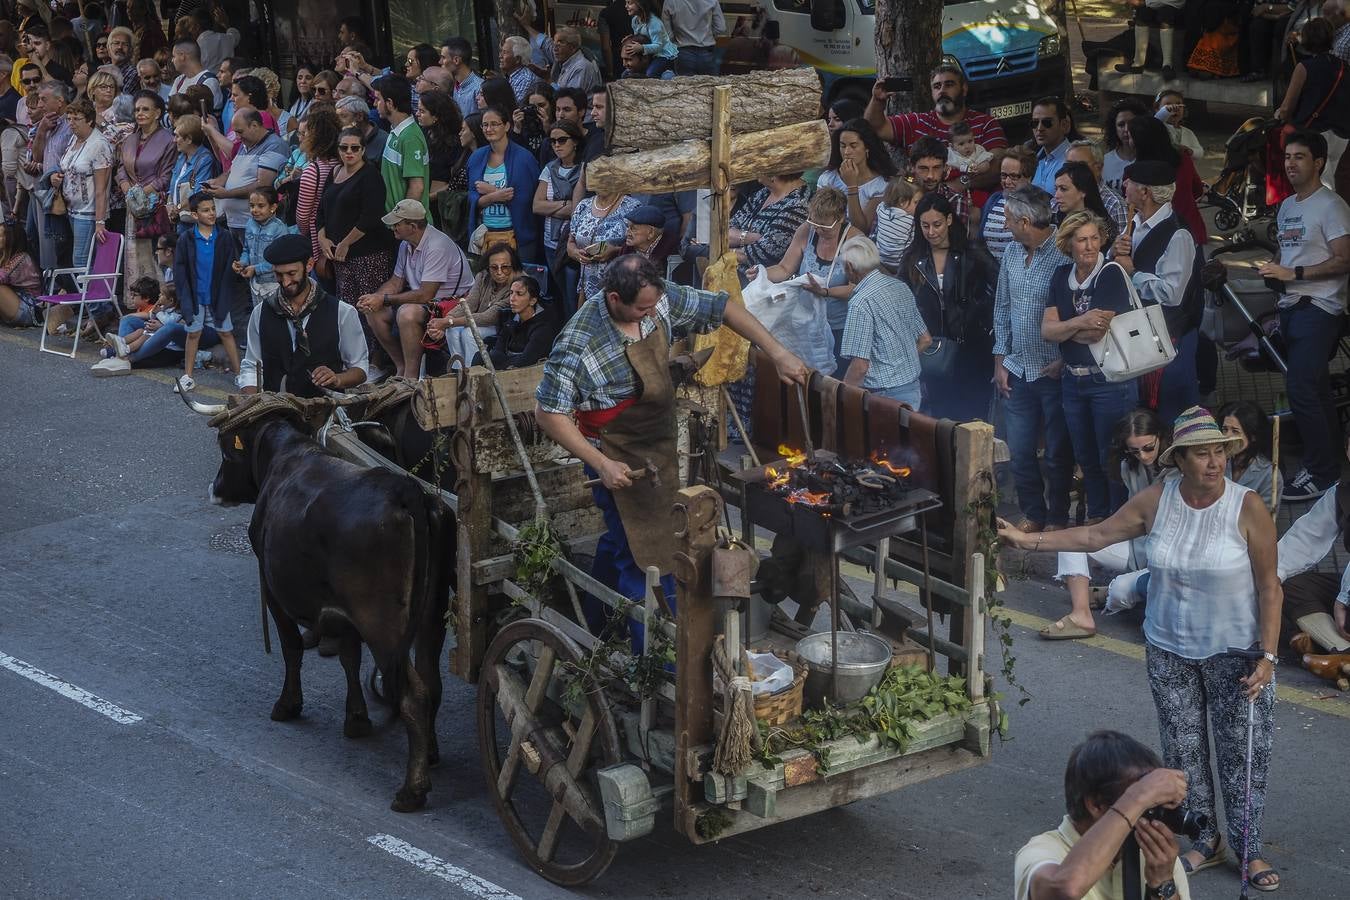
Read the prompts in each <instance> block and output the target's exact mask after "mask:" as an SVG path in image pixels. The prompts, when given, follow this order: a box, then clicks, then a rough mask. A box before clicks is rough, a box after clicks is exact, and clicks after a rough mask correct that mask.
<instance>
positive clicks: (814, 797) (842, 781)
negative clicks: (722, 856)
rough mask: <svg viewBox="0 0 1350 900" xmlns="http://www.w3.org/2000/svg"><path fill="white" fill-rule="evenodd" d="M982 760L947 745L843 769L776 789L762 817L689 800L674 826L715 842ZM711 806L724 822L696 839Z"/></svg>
mask: <svg viewBox="0 0 1350 900" xmlns="http://www.w3.org/2000/svg"><path fill="white" fill-rule="evenodd" d="M982 762H984V759H983V757H981V756H980V755H979V754H976V753H971V752H970V751H969V750H967V749H965V748H964V747H962V746H954V745H948V746H945V747H939V748H937V749H934V750H929V751H927V752H924V753H916V754H912V755H909V756H901V757H898V758H896V759H893V760H889V761H887V762H884V763H880V764H878V765H872V766H866V767H864V768H861V769H856V770H854V771H852V772H845V773H843V774H841V775H839V776H838V777H834V778H824V779H821V780H819V781H814V782H811V783H810V784H804V785H801V786H800V787H796V788H793V789H792V790H790V791H779V792H777V793H776V794H775V796H774V799H773V803H772V804H770V805H768V808H767V809H765V807H764V805H761V807H760V808H761V810H762V811H764V812H765V813H766V814H765V815H764V816H758V815H755V814H754V813H752V812H750V811H749V810H741V811H735V810H728V809H726V808H725V807H713V806H711V805H709V804H707V803H699V804H695V805H693V806H690V807H688V808H686V809H684V810H682V811H679V812H678V818H677V819H676V823H675V827H676V828H677V829H678V830H679V831H680V832H681V833H683V834H686V835H688V837H689V839H690V840H691V841H692V842H694V843H695V844H706V843H709V842H710V840H721V839H724V838H728V837H733V836H735V835H738V834H744V833H745V832H747V831H754V830H755V829H758V828H763V827H765V826H766V825H773V824H775V823H778V822H786V821H788V820H790V819H797V818H800V817H802V816H809V815H812V814H814V813H818V812H823V811H825V810H827V809H835V808H836V807H840V806H843V805H845V804H848V803H852V802H854V801H855V800H865V799H867V798H868V797H876V796H879V795H881V794H888V793H891V792H892V791H897V790H900V789H901V788H905V787H908V786H910V785H912V784H918V783H920V782H923V781H928V780H929V779H932V778H940V777H942V776H944V775H950V774H952V773H954V772H960V771H962V770H963V769H969V768H972V767H973V766H977V765H979V764H980V763H982ZM747 800H752V801H755V800H757V802H759V803H760V804H764V800H763V798H756V797H755V794H754V791H753V788H751V789H750V792H749V796H748V797H747ZM713 809H717V810H719V811H721V812H723V813H725V814H726V815H727V816H729V817H730V822H729V823H728V824H727V826H726V827H725V828H723V829H722V830H721V831H720V832H719V833H718V834H717V836H716V837H715V838H711V839H709V838H704V837H700V836H699V834H698V831H697V830H696V826H697V822H698V817H699V816H701V815H703V814H704V813H706V812H709V811H710V810H713ZM883 844H884V841H882V840H880V839H879V840H878V849H880V848H881V846H882V845H883Z"/></svg>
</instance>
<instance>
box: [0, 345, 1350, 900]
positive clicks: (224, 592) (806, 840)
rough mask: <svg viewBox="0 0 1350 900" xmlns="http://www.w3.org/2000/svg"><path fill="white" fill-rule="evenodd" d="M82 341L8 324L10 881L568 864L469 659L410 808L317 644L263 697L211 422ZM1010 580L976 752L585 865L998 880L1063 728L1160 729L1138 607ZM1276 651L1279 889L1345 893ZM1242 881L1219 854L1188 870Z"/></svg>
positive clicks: (2, 517) (321, 888)
mask: <svg viewBox="0 0 1350 900" xmlns="http://www.w3.org/2000/svg"><path fill="white" fill-rule="evenodd" d="M86 366H87V362H81V361H70V360H66V359H60V358H57V357H53V356H46V355H39V354H38V353H37V351H36V335H35V334H34V333H33V332H31V331H29V332H14V331H9V330H3V331H0V384H3V385H5V393H4V399H3V401H0V438H2V439H0V535H3V538H0V541H2V543H3V551H0V698H3V708H4V710H5V713H6V714H5V715H4V717H3V718H2V719H0V796H3V797H4V807H3V808H4V810H5V814H6V821H5V823H4V826H3V827H2V828H0V895H3V896H6V897H63V898H65V897H100V898H114V897H186V896H193V897H198V896H200V897H252V896H287V897H295V898H300V897H330V896H344V897H358V896H362V897H363V896H399V897H433V896H435V897H441V896H448V897H455V896H461V895H471V896H478V897H494V898H510V897H511V896H517V897H523V898H534V897H550V896H557V895H559V894H562V893H564V892H563V891H560V890H559V889H557V888H554V887H553V886H552V885H549V884H547V883H545V882H543V881H540V880H539V879H538V878H536V877H535V876H534V875H533V874H532V873H531V872H530V871H529V870H528V869H527V868H525V867H524V866H523V865H522V864H521V863H520V862H519V861H518V860H517V858H516V857H515V855H514V853H513V851H512V849H511V847H510V845H509V843H508V842H507V840H506V838H505V834H504V832H503V831H502V829H501V827H500V825H499V824H498V821H497V819H496V817H495V814H494V812H493V810H492V807H491V804H490V802H489V799H488V797H487V794H486V790H485V786H484V782H483V776H482V773H481V767H480V763H479V757H478V751H477V739H476V736H475V729H474V726H473V720H472V708H473V707H472V704H473V689H472V688H471V687H469V686H466V685H464V684H462V683H460V682H458V681H455V680H454V679H453V678H448V679H447V681H446V687H447V690H446V696H445V702H444V707H443V709H442V712H441V715H440V726H439V736H440V740H441V743H442V754H443V759H442V763H441V765H440V766H439V767H438V768H437V769H436V770H434V771H433V784H434V789H433V792H432V794H431V797H430V805H429V806H428V808H427V809H426V810H425V811H423V812H419V813H415V814H411V815H399V814H397V813H393V812H390V811H389V809H388V803H389V800H390V799H391V796H392V793H393V791H394V790H395V788H396V787H397V786H398V784H399V783H400V781H401V777H402V765H403V760H404V752H405V744H404V738H403V734H402V731H401V729H398V728H392V729H387V730H385V731H382V732H377V734H376V735H375V736H373V737H371V738H368V739H364V740H358V741H352V740H347V739H344V738H343V737H342V736H341V724H342V698H343V695H342V690H343V680H342V676H341V670H340V666H339V664H338V662H337V661H336V660H335V659H334V660H328V659H320V658H318V657H316V656H313V655H312V654H311V655H308V656H307V657H306V663H307V665H306V667H305V670H304V671H305V715H304V717H303V718H302V719H301V720H299V721H296V722H291V723H285V724H281V723H274V722H272V721H270V719H269V718H268V713H269V710H270V708H271V705H272V703H273V701H274V700H275V699H276V696H277V693H278V692H279V690H280V685H281V673H282V661H281V658H280V654H279V652H278V653H276V654H274V655H273V656H270V657H269V656H266V655H264V654H263V652H262V648H261V641H260V639H259V633H258V631H259V628H258V617H259V614H258V605H257V581H256V577H257V576H256V568H255V564H254V561H253V559H252V557H251V556H250V555H248V554H247V553H246V552H239V550H238V549H236V548H238V547H240V546H241V545H240V543H239V540H240V538H241V537H242V529H243V526H244V525H245V523H246V522H247V519H248V516H249V514H250V510H249V508H247V507H243V508H236V509H220V508H217V507H213V506H210V505H209V504H208V503H207V502H206V499H205V488H206V485H207V483H208V481H209V480H210V478H211V477H212V475H213V474H214V471H215V468H216V462H217V450H216V448H215V444H214V441H213V438H212V434H211V433H210V432H209V430H208V429H207V428H206V425H205V422H204V420H202V419H201V418H200V417H198V416H196V415H194V414H192V413H191V412H189V411H188V410H187V409H186V408H185V407H184V406H183V405H182V403H181V402H180V401H179V399H178V398H177V397H176V396H175V395H173V394H172V393H171V392H170V390H169V388H168V385H167V375H165V374H164V373H148V374H145V375H141V374H137V375H133V376H132V377H126V378H118V379H107V380H95V379H93V378H91V377H90V376H89V375H88V373H87V371H86ZM155 378H158V379H161V380H152V379H155ZM203 384H204V386H205V390H207V391H210V390H212V387H211V386H212V385H215V387H217V388H218V387H221V386H223V384H224V382H223V379H222V378H221V377H220V376H218V375H215V376H208V377H207V378H206V379H204V380H203ZM1007 596H1008V600H1009V604H1010V606H1011V607H1012V608H1013V609H1014V614H1015V616H1016V618H1017V621H1018V622H1019V625H1018V626H1017V627H1016V628H1014V633H1015V636H1016V645H1015V652H1016V655H1017V672H1018V675H1019V677H1020V679H1021V680H1022V681H1024V682H1025V683H1026V684H1027V685H1028V687H1029V688H1030V690H1031V692H1032V694H1033V695H1034V698H1035V699H1034V700H1033V701H1032V702H1031V703H1029V704H1027V705H1026V706H1024V707H1022V708H1020V709H1017V708H1014V709H1013V711H1012V732H1013V734H1012V739H1011V740H1010V741H1008V742H1006V743H1001V744H996V747H995V752H994V756H993V759H992V760H991V761H990V762H989V763H988V764H986V765H984V766H981V767H979V768H976V769H973V770H970V771H967V772H964V773H960V774H957V775H954V776H950V777H947V778H943V779H939V780H937V781H931V782H927V783H925V784H921V785H917V786H915V787H912V788H909V789H906V790H904V791H901V792H899V793H896V794H893V795H890V796H886V797H881V798H877V799H873V800H869V801H864V802H859V803H856V804H854V805H852V806H849V807H847V808H843V809H837V810H833V811H830V812H827V813H824V814H821V815H818V816H815V817H813V818H809V819H806V820H802V821H798V822H794V823H788V824H784V825H780V826H776V827H773V828H769V829H766V830H763V831H760V832H756V833H753V834H751V835H749V836H746V837H742V838H734V839H729V840H726V841H723V842H721V843H720V844H717V845H713V846H708V847H702V848H695V847H692V846H690V845H689V844H688V842H687V841H685V840H684V839H683V838H681V837H679V836H677V835H675V834H674V833H673V832H672V831H671V829H670V828H669V826H668V825H665V824H664V823H663V824H661V825H660V826H658V830H657V831H656V833H655V834H654V835H652V836H651V837H649V838H646V839H643V840H640V841H637V842H635V843H634V844H631V845H627V846H624V847H623V848H622V849H621V851H620V853H619V855H618V858H617V860H616V862H615V863H614V865H613V867H612V868H611V869H610V871H609V873H608V874H607V875H606V876H605V878H604V879H602V880H601V881H600V883H599V884H597V885H594V886H592V887H591V888H589V889H587V890H586V891H582V892H578V893H586V894H591V895H595V896H610V897H653V896H679V897H728V896H740V897H748V898H753V897H799V896H811V895H832V896H848V897H902V898H909V897H913V898H919V897H924V898H929V897H943V898H965V897H986V896H989V897H1006V896H1008V894H1009V892H1010V890H1011V886H1010V885H1011V872H1012V855H1013V854H1014V853H1015V852H1016V850H1017V848H1018V847H1019V846H1020V845H1021V844H1022V843H1023V841H1024V840H1025V839H1026V838H1027V836H1029V835H1030V834H1033V833H1036V832H1038V831H1041V830H1043V829H1045V828H1049V827H1052V826H1053V825H1055V824H1056V823H1057V822H1058V819H1059V817H1060V815H1061V811H1062V800H1061V789H1062V787H1061V786H1062V772H1063V765H1064V761H1065V758H1066V756H1067V753H1068V750H1069V748H1070V747H1071V746H1072V745H1073V743H1074V742H1075V741H1077V740H1079V739H1080V738H1081V737H1082V736H1083V735H1084V734H1085V733H1087V732H1088V731H1090V730H1092V729H1095V728H1101V727H1111V728H1118V729H1122V730H1125V731H1128V732H1130V733H1132V734H1135V735H1136V736H1138V737H1140V738H1141V739H1143V740H1145V741H1147V742H1149V743H1151V744H1156V729H1155V724H1154V722H1155V720H1154V713H1153V707H1152V703H1151V700H1150V698H1149V694H1148V690H1147V685H1146V682H1145V679H1144V674H1143V667H1142V662H1141V659H1140V656H1141V647H1140V645H1139V640H1140V639H1139V634H1138V626H1137V620H1135V621H1107V622H1104V623H1103V625H1102V633H1103V635H1110V637H1099V638H1097V639H1095V640H1094V641H1093V642H1091V643H1086V644H1084V643H1079V644H1049V643H1044V642H1040V641H1038V640H1036V639H1035V637H1034V635H1033V634H1032V633H1031V632H1030V631H1029V630H1027V627H1023V626H1029V627H1036V626H1038V625H1039V624H1041V623H1042V622H1043V620H1045V619H1048V618H1054V617H1057V616H1058V615H1059V614H1061V611H1062V609H1063V606H1062V604H1063V597H1062V594H1061V593H1060V591H1059V590H1057V589H1056V588H1054V587H1053V586H1048V585H1047V584H1046V583H1045V582H1044V581H1043V580H1041V579H1038V578H1035V577H1033V578H1032V579H1030V580H1026V581H1014V582H1013V583H1012V586H1011V588H1010V590H1009V591H1008V595H1007ZM33 670H39V671H40V672H41V673H46V675H47V676H49V677H48V678H46V679H44V678H43V677H42V676H41V675H39V674H35V672H34V671H33ZM21 673H23V674H21ZM1280 677H1281V680H1282V682H1283V687H1282V691H1283V694H1282V697H1283V702H1281V703H1280V705H1279V706H1278V713H1277V714H1278V717H1279V718H1278V723H1279V730H1278V733H1277V736H1276V742H1275V770H1274V775H1273V777H1272V790H1271V798H1270V805H1269V817H1268V820H1267V826H1266V830H1267V834H1268V836H1269V840H1270V843H1269V849H1270V856H1271V858H1272V859H1273V860H1274V861H1275V862H1276V864H1278V865H1279V866H1280V867H1281V868H1282V869H1283V871H1284V872H1285V880H1286V881H1285V887H1284V890H1283V895H1284V896H1305V897H1315V896H1325V897H1334V896H1343V895H1344V885H1345V883H1346V880H1347V877H1350V865H1348V864H1347V859H1346V855H1345V854H1346V847H1345V839H1344V836H1343V835H1344V833H1343V830H1341V829H1340V828H1339V823H1340V822H1341V816H1342V815H1343V813H1344V797H1345V792H1344V787H1343V785H1344V777H1343V771H1342V770H1343V768H1344V765H1343V760H1344V748H1345V747H1346V746H1347V745H1350V702H1347V700H1346V698H1345V697H1343V696H1340V695H1335V696H1332V695H1333V694H1335V692H1334V690H1333V691H1327V690H1326V689H1325V688H1324V687H1323V686H1322V685H1321V684H1320V683H1318V682H1316V681H1315V680H1314V679H1312V678H1311V677H1310V676H1308V675H1307V674H1306V673H1303V672H1298V671H1287V670H1283V669H1282V670H1281V673H1280ZM34 679H37V680H34ZM71 686H74V688H75V689H82V690H83V691H85V692H88V694H90V695H94V697H95V698H97V699H98V700H101V701H103V704H104V705H102V706H100V704H99V703H98V702H95V700H91V699H90V698H89V697H88V696H85V695H81V694H79V693H78V690H75V689H72V687H71ZM72 695H73V696H74V699H73V698H72ZM80 701H83V702H80ZM108 704H111V705H112V706H111V707H109V706H108ZM91 706H93V707H99V708H100V709H101V710H102V711H101V712H100V711H99V710H98V709H94V708H91ZM373 714H374V715H376V716H377V717H378V716H379V715H382V714H381V713H379V712H374V713H373ZM381 836H384V837H381ZM386 848H390V849H386ZM391 849H392V850H395V851H398V854H401V855H396V853H394V852H391ZM419 863H420V865H419ZM1236 891H1237V879H1236V875H1235V874H1234V872H1233V870H1232V869H1229V868H1225V869H1219V870H1211V871H1209V872H1206V873H1204V874H1202V875H1201V876H1200V877H1199V878H1198V879H1197V881H1196V883H1195V885H1194V894H1193V896H1195V897H1197V898H1201V900H1209V898H1218V897H1231V896H1233V895H1234V894H1235V893H1236Z"/></svg>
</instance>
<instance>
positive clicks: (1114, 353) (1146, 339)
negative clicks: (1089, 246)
mask: <svg viewBox="0 0 1350 900" xmlns="http://www.w3.org/2000/svg"><path fill="white" fill-rule="evenodd" d="M1111 271H1114V272H1115V273H1116V275H1117V276H1118V277H1119V278H1120V280H1121V281H1122V282H1123V283H1124V286H1125V291H1126V292H1127V293H1128V295H1129V300H1130V309H1129V311H1128V312H1123V313H1117V314H1116V316H1115V317H1114V318H1113V319H1111V324H1110V325H1109V326H1107V330H1106V336H1105V337H1103V338H1102V339H1101V340H1100V341H1097V342H1096V343H1095V344H1090V345H1088V349H1089V350H1091V351H1092V359H1093V360H1094V361H1095V362H1096V363H1097V367H1098V368H1099V369H1101V370H1102V376H1103V377H1104V378H1106V380H1107V381H1111V382H1117V381H1129V380H1130V379H1131V378H1137V377H1139V376H1140V375H1146V374H1148V373H1149V372H1154V371H1157V370H1158V369H1161V368H1163V367H1164V366H1166V365H1167V364H1168V363H1170V362H1171V361H1172V360H1173V359H1174V358H1176V355H1177V349H1176V347H1175V346H1173V344H1172V335H1171V334H1170V333H1169V332H1168V330H1167V320H1166V318H1165V317H1164V316H1163V308H1162V307H1161V306H1159V305H1158V304H1156V303H1150V304H1148V305H1147V306H1146V305H1144V304H1143V303H1141V302H1140V301H1139V294H1138V293H1137V292H1136V291H1135V289H1134V284H1133V283H1132V282H1131V281H1130V279H1129V276H1127V275H1126V274H1125V270H1124V269H1122V268H1121V267H1120V265H1119V264H1118V263H1107V264H1106V265H1105V266H1102V270H1101V271H1100V272H1098V273H1097V281H1098V282H1100V281H1101V279H1102V278H1103V277H1104V276H1105V275H1106V274H1107V273H1108V272H1111Z"/></svg>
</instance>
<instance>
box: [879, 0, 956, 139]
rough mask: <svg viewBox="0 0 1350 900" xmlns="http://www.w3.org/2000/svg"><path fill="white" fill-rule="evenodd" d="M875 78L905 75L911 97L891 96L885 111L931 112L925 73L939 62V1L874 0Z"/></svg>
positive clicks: (940, 21)
mask: <svg viewBox="0 0 1350 900" xmlns="http://www.w3.org/2000/svg"><path fill="white" fill-rule="evenodd" d="M876 5H877V8H876V53H877V77H878V78H889V77H897V76H901V75H909V76H911V77H912V78H913V79H914V93H913V96H910V97H905V96H903V95H901V94H895V95H892V97H891V103H890V109H889V110H888V112H891V113H901V112H909V111H911V110H915V109H931V108H932V106H933V95H932V92H931V90H930V89H929V87H928V73H930V72H932V71H933V67H934V66H936V65H937V64H938V63H939V62H940V61H941V60H942V0H876Z"/></svg>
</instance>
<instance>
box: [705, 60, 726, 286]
mask: <svg viewBox="0 0 1350 900" xmlns="http://www.w3.org/2000/svg"><path fill="white" fill-rule="evenodd" d="M712 121H713V127H712V160H711V164H712V171H711V176H712V180H711V181H710V182H709V184H711V185H712V204H711V207H712V223H711V227H710V229H709V236H708V259H710V260H716V259H721V258H722V254H724V253H726V252H727V250H728V249H729V247H728V245H727V230H728V225H727V222H728V220H729V219H730V217H731V88H729V87H726V86H723V85H719V86H718V87H715V88H713V119H712Z"/></svg>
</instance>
